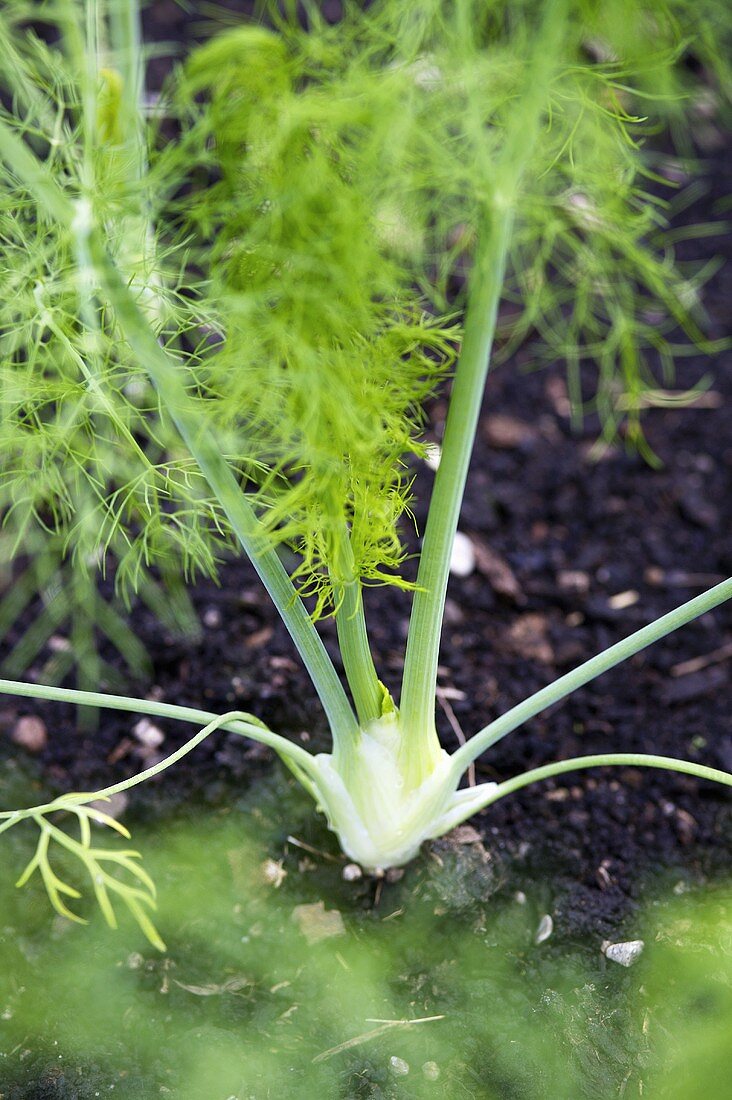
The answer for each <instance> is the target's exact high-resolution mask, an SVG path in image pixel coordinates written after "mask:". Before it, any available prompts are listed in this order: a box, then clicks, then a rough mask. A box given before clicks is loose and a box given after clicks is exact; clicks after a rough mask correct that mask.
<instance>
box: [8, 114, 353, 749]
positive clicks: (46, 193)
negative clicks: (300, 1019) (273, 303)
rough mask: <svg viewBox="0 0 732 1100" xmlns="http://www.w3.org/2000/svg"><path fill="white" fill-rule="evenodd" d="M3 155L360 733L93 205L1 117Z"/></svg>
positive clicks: (327, 696) (308, 658) (324, 687)
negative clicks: (84, 264) (82, 267)
mask: <svg viewBox="0 0 732 1100" xmlns="http://www.w3.org/2000/svg"><path fill="white" fill-rule="evenodd" d="M0 156H1V157H2V158H3V159H4V160H5V161H6V163H7V164H8V165H9V166H10V168H11V170H12V171H14V172H15V173H16V175H17V176H18V177H19V179H21V180H22V181H23V183H24V184H25V185H26V186H27V187H28V188H29V190H30V191H31V192H32V193H33V194H34V195H35V196H36V198H37V199H38V201H39V203H40V205H41V206H42V207H45V209H46V211H47V213H48V214H49V215H50V216H51V217H52V218H53V219H54V220H55V221H57V222H58V223H59V224H60V225H62V226H64V227H66V228H67V229H69V230H70V231H71V232H72V233H73V234H74V235H75V236H76V237H77V238H78V239H79V240H80V241H81V242H82V246H83V248H84V249H86V250H87V251H88V254H89V256H90V258H91V260H92V262H93V264H94V266H95V269H96V271H97V274H98V276H99V278H100V279H101V281H102V283H103V285H104V289H105V290H106V292H107V295H108V297H109V300H110V304H111V305H112V306H113V308H114V310H115V314H116V316H117V319H118V321H119V324H120V328H121V329H122V331H123V333H124V335H125V337H126V339H127V340H128V341H129V343H130V346H131V347H132V349H133V351H134V352H135V353H136V355H137V356H138V357H139V360H140V362H141V363H142V364H143V365H144V366H145V367H146V369H147V371H148V373H149V375H150V377H151V379H152V380H153V382H154V384H155V385H156V387H157V389H158V392H159V394H160V397H161V400H162V403H163V405H164V406H165V408H166V409H167V410H168V412H169V414H170V415H171V417H172V418H173V420H174V422H175V424H176V426H177V428H178V430H179V432H180V433H181V436H182V437H183V439H184V441H185V443H186V444H187V446H188V447H189V449H190V451H191V453H192V455H193V456H194V458H195V459H196V460H197V462H198V463H199V465H200V467H201V471H202V473H203V475H204V477H206V479H207V481H208V482H209V484H210V486H211V488H212V490H213V492H214V494H215V495H216V498H217V500H218V501H219V503H220V505H221V507H222V508H223V510H224V512H225V513H226V515H227V517H228V519H229V522H230V523H231V525H232V528H233V530H234V531H235V533H236V536H237V538H238V539H239V542H240V543H241V545H242V547H243V548H244V550H245V552H246V553H247V555H248V556H249V557H250V558H251V561H252V564H253V565H254V567H255V569H256V570H257V572H258V573H259V576H260V577H261V579H262V581H263V583H264V585H265V587H266V589H267V591H268V592H269V594H270V596H271V598H272V600H273V602H274V604H275V607H276V608H277V610H278V612H279V614H280V616H281V617H282V619H283V621H284V623H285V626H286V627H287V629H288V631H289V632H290V635H291V636H292V639H293V641H294V642H295V645H296V647H297V649H298V652H299V653H300V656H301V657H302V659H303V662H304V664H305V667H306V668H307V670H308V673H309V675H310V678H311V680H312V681H313V684H314V686H315V690H316V691H317V693H318V695H319V697H320V699H321V702H322V704H323V707H324V709H325V712H326V714H327V717H328V721H329V723H330V727H331V730H332V732H333V738H334V742H335V749H336V751H338V742H339V740H341V739H344V738H345V739H347V740H351V739H353V738H356V737H358V735H359V729H358V723H357V721H356V717H355V715H354V713H353V710H352V709H351V705H350V703H349V702H348V698H347V696H346V693H345V691H344V689H343V686H342V684H341V683H340V680H339V679H338V675H337V673H336V671H335V669H334V667H333V664H332V662H331V660H330V658H329V657H328V654H327V652H326V649H325V646H324V645H323V642H322V640H321V638H320V636H319V634H318V632H317V631H316V629H315V627H314V626H313V623H312V621H311V620H310V616H309V615H308V613H307V610H306V608H305V606H304V604H303V602H302V600H301V599H300V597H299V596H298V594H297V591H296V589H295V587H294V585H293V583H292V581H291V580H290V578H289V576H288V574H287V571H286V570H285V568H284V566H283V565H282V562H281V561H280V559H279V557H278V556H277V553H276V551H275V550H274V549H273V548H272V547H271V546H270V545H269V544H268V543H267V542H266V541H265V539H264V537H263V535H262V533H261V524H260V523H259V520H258V519H257V517H256V515H255V513H254V510H253V509H252V507H251V505H250V504H249V502H248V501H247V499H246V497H245V495H244V493H243V492H242V490H241V488H240V486H239V485H238V483H237V481H236V478H235V477H234V474H233V473H232V471H231V469H230V467H229V466H228V464H227V462H226V460H225V458H224V457H223V455H222V454H221V453H220V451H219V450H218V448H217V447H216V444H215V442H214V440H213V439H212V438H211V434H210V432H209V431H208V428H207V427H206V425H205V423H203V420H202V418H201V417H200V414H199V413H198V411H197V410H195V409H193V408H192V406H191V402H190V401H189V399H188V395H187V392H186V389H185V385H184V382H183V380H182V377H181V372H180V366H179V364H178V363H177V361H176V360H175V359H174V358H173V357H172V356H171V355H170V354H169V353H168V352H167V351H165V349H164V348H163V347H161V345H160V344H159V343H158V341H157V339H156V338H155V334H154V332H153V331H152V329H151V328H150V325H149V323H148V321H147V319H146V318H145V315H144V314H143V312H142V310H141V308H140V307H139V305H138V304H137V302H136V301H135V297H134V295H133V294H132V293H131V291H130V289H129V287H128V286H127V285H126V283H125V282H124V281H123V279H122V278H121V276H120V274H119V272H118V271H117V269H116V267H115V265H114V263H113V262H112V260H111V259H110V257H109V256H108V254H107V252H106V250H105V248H104V246H103V244H102V243H101V241H100V240H99V238H98V236H97V234H96V232H95V231H94V228H93V220H92V211H91V209H90V207H89V205H88V203H85V202H84V201H83V200H82V201H81V202H72V201H71V199H69V198H68V197H67V195H66V194H65V193H64V191H62V189H61V188H60V187H59V186H58V184H57V183H56V181H55V180H54V179H53V177H52V176H51V175H50V173H49V172H48V171H47V169H46V167H45V165H44V164H43V163H42V162H41V161H40V160H39V159H38V158H37V157H36V156H35V155H34V154H33V153H32V152H31V150H30V149H29V148H28V146H27V145H26V144H25V142H24V141H23V140H22V139H21V138H19V137H18V135H17V134H15V132H14V131H13V130H12V129H11V128H10V127H9V126H8V125H7V123H5V122H4V121H3V120H2V119H0Z"/></svg>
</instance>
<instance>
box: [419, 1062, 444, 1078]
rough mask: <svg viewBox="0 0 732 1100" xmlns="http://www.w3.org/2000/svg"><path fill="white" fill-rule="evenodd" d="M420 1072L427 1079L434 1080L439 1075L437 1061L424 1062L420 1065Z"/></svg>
mask: <svg viewBox="0 0 732 1100" xmlns="http://www.w3.org/2000/svg"><path fill="white" fill-rule="evenodd" d="M422 1073H423V1074H424V1076H425V1077H426V1078H427V1080H428V1081H436V1080H437V1079H438V1077H439V1076H440V1067H439V1066H438V1065H437V1062H425V1064H424V1065H423V1066H422Z"/></svg>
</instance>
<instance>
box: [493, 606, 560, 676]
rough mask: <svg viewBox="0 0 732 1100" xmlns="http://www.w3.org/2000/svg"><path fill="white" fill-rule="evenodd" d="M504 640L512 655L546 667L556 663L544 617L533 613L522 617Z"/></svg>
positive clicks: (547, 625)
mask: <svg viewBox="0 0 732 1100" xmlns="http://www.w3.org/2000/svg"><path fill="white" fill-rule="evenodd" d="M504 638H505V639H506V642H507V648H508V649H509V650H510V651H511V652H512V653H516V654H517V655H518V656H521V657H526V658H528V660H531V661H540V662H541V664H545V665H550V664H553V663H554V650H553V648H552V645H551V642H550V641H549V624H548V622H547V620H546V618H545V616H544V615H540V614H538V613H537V612H533V611H531V612H529V613H528V614H526V615H521V616H520V617H519V618H518V619H517V620H516V621H515V623H514V624H513V625H512V626H511V627H510V628H509V630H508V631H507V632H506V634H505V635H504Z"/></svg>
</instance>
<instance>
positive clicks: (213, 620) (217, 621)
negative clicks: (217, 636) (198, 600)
mask: <svg viewBox="0 0 732 1100" xmlns="http://www.w3.org/2000/svg"><path fill="white" fill-rule="evenodd" d="M203 625H204V626H207V627H208V628H209V629H210V630H213V629H214V628H215V627H217V626H221V612H220V611H219V609H218V607H207V608H206V610H205V611H204V613H203Z"/></svg>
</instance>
